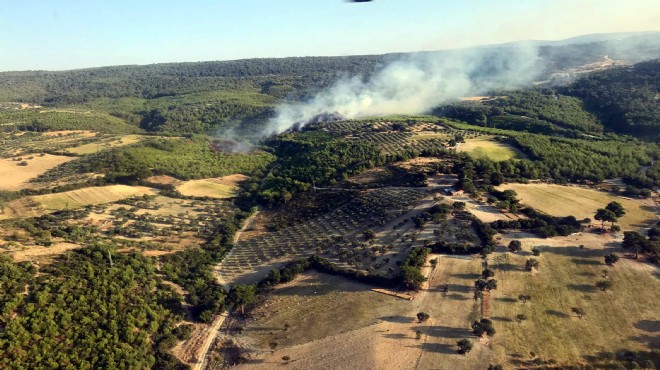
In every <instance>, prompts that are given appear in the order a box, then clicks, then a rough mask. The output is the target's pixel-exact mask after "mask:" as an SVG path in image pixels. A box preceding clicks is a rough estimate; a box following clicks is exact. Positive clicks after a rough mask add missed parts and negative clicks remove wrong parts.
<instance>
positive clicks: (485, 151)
mask: <svg viewBox="0 0 660 370" xmlns="http://www.w3.org/2000/svg"><path fill="white" fill-rule="evenodd" d="M456 149H457V150H458V151H459V152H466V153H468V154H469V155H470V156H471V157H473V158H484V157H485V158H488V159H491V160H493V161H506V160H508V159H522V158H524V157H525V156H524V154H522V153H521V152H520V151H518V150H516V149H515V148H513V147H512V146H510V145H507V144H505V143H501V142H499V141H495V140H494V139H493V138H492V137H488V136H481V137H477V138H473V139H467V140H466V141H465V143H461V144H460V145H458V147H457V148H456Z"/></svg>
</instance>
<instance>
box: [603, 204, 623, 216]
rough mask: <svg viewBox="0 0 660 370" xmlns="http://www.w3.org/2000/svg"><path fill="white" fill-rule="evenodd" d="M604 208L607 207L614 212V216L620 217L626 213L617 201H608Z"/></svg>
mask: <svg viewBox="0 0 660 370" xmlns="http://www.w3.org/2000/svg"><path fill="white" fill-rule="evenodd" d="M605 209H607V210H608V211H612V213H614V215H615V216H616V218H621V217H623V215H625V214H626V210H625V209H624V208H623V206H622V205H621V203H619V202H609V203H608V204H607V206H605Z"/></svg>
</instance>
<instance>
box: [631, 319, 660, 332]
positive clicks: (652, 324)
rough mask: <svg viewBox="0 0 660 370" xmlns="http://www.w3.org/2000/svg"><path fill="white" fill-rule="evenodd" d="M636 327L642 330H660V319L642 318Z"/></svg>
mask: <svg viewBox="0 0 660 370" xmlns="http://www.w3.org/2000/svg"><path fill="white" fill-rule="evenodd" d="M635 327H636V328H637V329H640V330H644V331H648V332H651V333H656V332H660V321H658V320H641V321H638V322H637V323H636V324H635Z"/></svg>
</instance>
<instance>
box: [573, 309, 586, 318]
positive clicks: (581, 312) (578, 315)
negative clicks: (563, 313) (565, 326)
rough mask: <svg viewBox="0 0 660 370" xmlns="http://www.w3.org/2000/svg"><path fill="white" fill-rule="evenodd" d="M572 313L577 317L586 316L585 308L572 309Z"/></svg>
mask: <svg viewBox="0 0 660 370" xmlns="http://www.w3.org/2000/svg"><path fill="white" fill-rule="evenodd" d="M571 312H573V313H574V314H576V315H577V317H579V318H582V317H583V316H584V315H586V311H585V310H584V308H581V307H573V308H571Z"/></svg>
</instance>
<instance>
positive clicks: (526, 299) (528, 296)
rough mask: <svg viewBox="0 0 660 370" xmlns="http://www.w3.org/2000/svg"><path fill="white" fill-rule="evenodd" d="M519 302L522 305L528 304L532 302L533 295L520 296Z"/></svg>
mask: <svg viewBox="0 0 660 370" xmlns="http://www.w3.org/2000/svg"><path fill="white" fill-rule="evenodd" d="M518 300H520V301H522V303H527V301H530V300H532V296H531V295H526V294H520V295H519V296H518Z"/></svg>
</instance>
